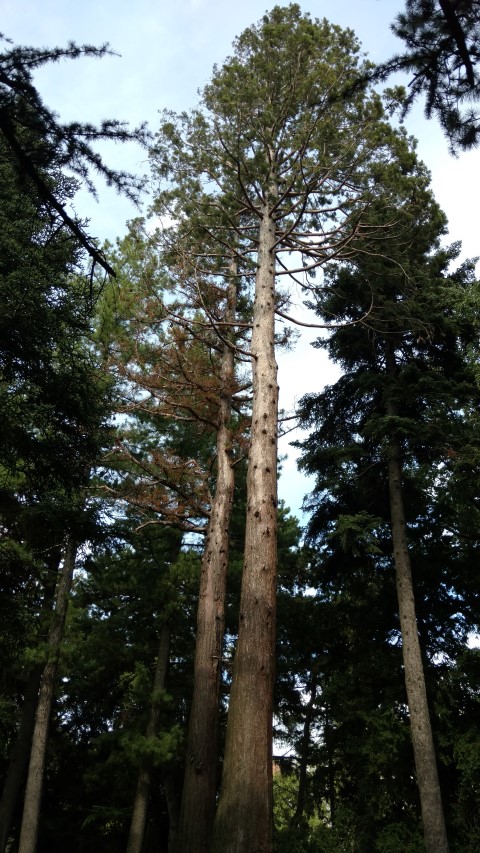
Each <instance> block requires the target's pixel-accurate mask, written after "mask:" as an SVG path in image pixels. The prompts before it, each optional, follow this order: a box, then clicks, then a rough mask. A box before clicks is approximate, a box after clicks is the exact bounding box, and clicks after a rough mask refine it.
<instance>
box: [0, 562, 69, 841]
mask: <svg viewBox="0 0 480 853" xmlns="http://www.w3.org/2000/svg"><path fill="white" fill-rule="evenodd" d="M61 556H62V554H61V551H58V552H57V549H54V550H53V551H52V553H51V554H50V558H49V560H48V561H47V573H46V578H45V584H44V595H43V601H42V606H41V611H40V618H39V631H38V635H39V637H41V636H42V635H43V634H44V633H47V631H48V626H49V623H50V620H51V617H52V607H53V605H54V599H55V587H56V579H57V578H58V569H59V566H60V561H61ZM42 672H43V664H41V663H39V664H36V665H35V666H34V667H32V669H31V671H30V672H29V673H28V678H27V684H26V687H25V696H24V700H23V706H22V711H21V716H20V724H19V727H18V733H17V737H16V740H15V743H14V745H13V747H12V751H11V755H10V760H9V764H8V770H7V774H6V776H5V780H4V783H3V788H2V797H1V800H0V853H4V851H5V846H6V844H7V841H8V837H9V834H10V830H11V827H12V821H13V816H14V813H15V808H16V806H17V803H18V800H19V794H20V790H21V787H22V782H23V781H24V776H25V773H26V769H27V766H28V759H29V755H30V750H31V746H32V735H33V728H34V725H35V711H36V708H37V702H38V691H39V689H40V681H41V677H42Z"/></svg>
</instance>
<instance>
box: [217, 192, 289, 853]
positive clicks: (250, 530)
mask: <svg viewBox="0 0 480 853" xmlns="http://www.w3.org/2000/svg"><path fill="white" fill-rule="evenodd" d="M257 264H258V266H257V275H256V283H255V304H254V308H253V331H252V363H253V405H252V429H251V443H250V453H249V460H248V475H247V519H246V531H245V561H244V568H243V579H242V594H241V600H240V620H239V630H238V642H237V650H236V654H235V663H234V670H233V682H232V690H231V694H230V703H229V711H228V722H227V736H226V744H225V758H224V767H223V776H222V786H221V792H220V800H219V804H218V809H217V815H216V819H215V826H214V834H213V846H212V851H211V853H271V850H272V835H273V815H272V706H273V680H274V653H275V603H276V602H275V592H276V564H277V415H278V388H277V365H276V361H275V336H274V328H275V222H274V220H273V217H272V216H271V214H270V213H269V211H268V209H265V210H264V213H263V218H262V221H261V225H260V233H259V248H258V260H257Z"/></svg>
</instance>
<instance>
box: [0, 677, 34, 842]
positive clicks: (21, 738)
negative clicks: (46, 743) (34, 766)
mask: <svg viewBox="0 0 480 853" xmlns="http://www.w3.org/2000/svg"><path fill="white" fill-rule="evenodd" d="M41 676H42V666H35V667H34V668H33V669H32V670H31V672H30V673H29V676H28V681H27V686H26V689H25V697H24V701H23V706H22V715H21V718H20V725H19V728H18V733H17V737H16V740H15V743H14V745H13V749H12V752H11V755H10V761H9V763H8V770H7V774H6V776H5V781H4V784H3V789H2V799H1V801H0V853H4V851H5V845H6V843H7V841H8V837H9V834H10V829H11V826H12V820H13V815H14V813H15V806H16V805H17V800H18V795H19V792H20V789H21V786H22V780H23V777H24V773H25V768H26V766H27V763H28V756H29V753H30V748H31V743H32V733H33V727H34V724H35V709H36V707H37V700H38V690H39V687H40V679H41Z"/></svg>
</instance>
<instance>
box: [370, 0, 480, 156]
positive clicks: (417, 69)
mask: <svg viewBox="0 0 480 853" xmlns="http://www.w3.org/2000/svg"><path fill="white" fill-rule="evenodd" d="M392 29H393V32H394V33H395V35H397V36H398V37H399V38H400V39H402V41H403V42H404V45H405V48H406V50H405V53H404V54H402V55H400V56H396V57H394V58H393V59H392V60H390V62H388V63H386V64H385V65H384V66H381V68H380V71H381V74H382V75H385V74H386V73H391V72H392V71H398V70H399V69H405V70H406V71H408V72H410V73H411V74H412V75H413V78H412V80H411V81H410V83H409V93H408V98H407V100H406V109H408V108H409V107H410V106H411V104H412V103H413V101H414V100H416V99H417V98H418V97H419V95H425V112H426V115H427V116H428V117H429V118H430V116H431V115H432V114H435V115H436V116H437V117H438V118H439V120H440V123H441V125H442V128H443V130H444V131H445V133H446V135H447V138H448V139H449V141H450V144H451V148H452V150H453V151H455V150H457V149H459V148H460V149H468V148H472V147H473V146H475V145H478V141H479V133H480V116H479V114H478V112H476V111H475V109H474V106H473V105H474V104H475V103H476V102H478V84H479V77H478V71H477V65H478V57H479V52H480V13H479V10H478V4H477V3H471V2H461V3H454V2H452V1H451V0H406V3H405V10H404V11H402V12H401V13H400V14H399V15H397V17H396V19H395V22H394V23H393V25H392Z"/></svg>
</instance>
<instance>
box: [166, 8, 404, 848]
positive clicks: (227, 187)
mask: <svg viewBox="0 0 480 853" xmlns="http://www.w3.org/2000/svg"><path fill="white" fill-rule="evenodd" d="M362 72H365V68H363V67H362V64H361V62H360V61H359V59H358V45H357V44H356V42H355V40H354V38H353V37H352V34H351V33H344V32H342V31H341V30H340V29H338V28H336V27H331V26H330V25H329V24H328V23H327V22H326V21H311V20H310V18H309V17H307V16H305V17H303V16H302V15H301V12H300V9H299V7H298V5H296V4H292V5H290V6H288V7H286V8H284V9H282V8H280V7H275V8H274V9H273V10H272V12H271V13H269V14H268V15H265V16H264V18H263V19H262V21H261V22H260V23H259V25H258V26H254V27H251V28H249V29H248V30H246V31H245V32H244V33H243V34H242V35H241V36H240V37H239V38H238V39H237V40H236V42H235V45H234V54H233V56H232V57H230V58H229V59H227V61H226V62H225V64H224V65H223V67H222V68H217V69H215V70H214V74H213V77H212V80H211V83H210V84H208V85H207V86H206V87H205V90H204V92H203V103H202V107H201V109H199V110H197V111H194V112H192V113H191V114H190V115H186V114H183V115H181V116H174V115H167V116H165V121H164V123H163V125H162V127H161V130H160V133H159V134H158V137H157V141H156V144H155V146H154V150H153V158H154V165H155V168H156V170H157V172H158V175H159V177H160V178H161V179H164V180H165V179H168V183H166V184H164V187H165V189H164V191H163V193H161V194H160V195H159V200H158V203H157V206H156V210H157V212H158V213H159V214H160V216H164V217H165V216H166V215H169V216H170V217H173V218H174V219H175V220H181V218H182V216H184V215H185V211H186V212H187V213H188V214H189V215H190V213H191V211H192V208H195V210H196V212H197V215H198V217H199V218H200V215H201V216H202V218H203V223H204V227H205V228H206V229H207V231H208V233H209V236H210V239H212V238H214V239H215V242H216V245H217V253H218V255H219V256H221V257H223V258H226V257H227V256H228V255H229V254H231V252H232V249H233V251H234V252H235V254H236V256H237V258H238V261H239V265H240V267H239V269H240V271H243V272H244V274H245V275H247V276H248V280H253V278H254V280H255V286H254V293H255V295H254V305H253V315H252V336H251V345H250V352H251V359H252V376H253V383H252V385H253V403H252V429H251V437H250V452H249V464H248V482H247V493H248V498H247V528H246V539H245V564H244V573H243V587H242V590H243V591H242V602H241V607H240V627H239V636H238V645H237V651H236V656H235V664H234V676H233V685H232V693H231V697H230V703H229V721H228V727H227V742H226V751H225V760H224V768H223V777H222V790H221V794H220V800H219V806H218V810H217V816H216V824H215V830H214V842H213V848H212V849H213V850H214V851H217V850H218V851H220V850H221V851H222V853H224V851H232V853H233V851H235V853H240V851H247V850H248V851H249V853H251V851H253V850H260V849H261V850H265V851H266V850H270V849H271V831H272V823H271V790H272V748H271V731H272V729H271V726H272V686H273V672H274V637H275V573H276V530H277V517H276V516H277V485H276V477H277V470H276V469H277V405H278V403H277V369H276V362H275V316H276V314H277V315H278V316H279V317H281V318H282V320H283V321H285V319H287V320H288V319H289V318H288V314H287V313H286V310H284V309H286V305H287V301H288V300H287V299H286V295H285V293H282V291H281V289H279V288H278V287H277V276H284V275H287V276H290V279H291V280H293V281H296V282H297V283H298V282H300V287H302V286H303V285H305V284H306V285H307V288H308V282H307V280H306V278H305V277H306V276H307V275H308V273H312V274H313V271H314V270H315V269H316V268H318V267H319V266H320V265H322V264H324V263H325V262H326V261H328V260H332V259H334V258H337V257H340V256H341V255H347V254H350V253H353V252H354V251H355V250H357V249H359V248H360V247H361V246H362V243H363V245H364V246H365V245H366V241H367V240H368V237H369V235H370V229H369V228H367V227H366V224H365V222H364V216H363V214H364V212H365V210H366V208H368V205H369V200H370V198H371V195H372V194H374V193H375V181H374V179H372V180H370V178H369V177H368V176H367V173H368V166H369V164H372V163H374V162H375V161H378V162H381V161H382V160H386V161H389V160H390V158H391V157H392V156H393V154H392V151H393V149H394V147H395V145H396V144H398V139H396V137H395V135H394V134H393V132H392V131H391V129H389V128H388V126H387V125H386V123H385V121H384V114H383V110H382V106H381V103H380V100H379V98H377V97H375V96H373V95H365V94H364V92H363V90H362V89H361V87H357V88H356V89H355V86H354V83H358V81H359V79H361V74H362ZM345 92H350V96H346V97H343V96H344V95H345ZM340 93H342V97H340ZM199 197H200V198H201V204H199V205H197V200H198V199H199ZM384 213H385V216H384V220H383V223H382V225H381V226H378V225H377V226H376V227H375V229H374V230H375V232H376V233H377V235H378V231H379V229H380V230H381V232H382V233H386V232H387V231H388V230H389V226H391V229H392V230H394V222H395V213H394V211H393V209H391V208H389V205H388V202H387V203H386V205H385V211H384ZM226 223H228V229H227V228H226V227H225V225H226ZM232 230H233V231H234V232H235V242H234V245H233V247H232V242H231V240H229V239H228V236H229V233H230V232H231V231H232ZM363 241H365V242H363ZM294 253H297V257H298V258H299V261H298V263H297V262H295V263H294V264H293V265H289V262H288V256H290V255H292V254H294ZM246 262H250V264H251V266H250V269H249V268H248V266H247V268H246V269H245V264H246ZM292 266H293V268H292Z"/></svg>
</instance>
